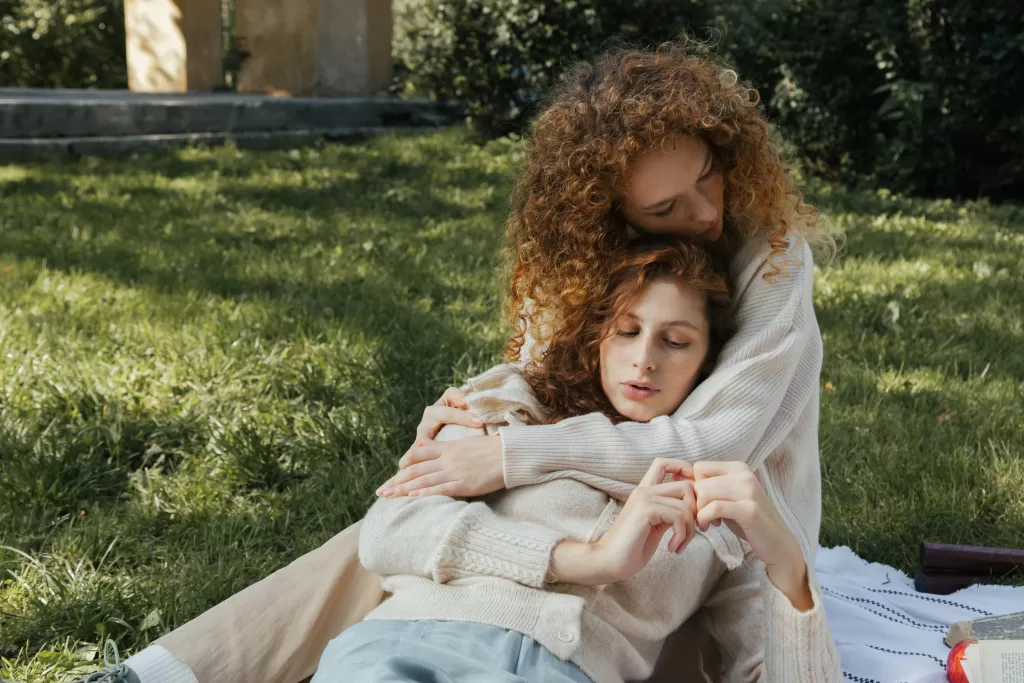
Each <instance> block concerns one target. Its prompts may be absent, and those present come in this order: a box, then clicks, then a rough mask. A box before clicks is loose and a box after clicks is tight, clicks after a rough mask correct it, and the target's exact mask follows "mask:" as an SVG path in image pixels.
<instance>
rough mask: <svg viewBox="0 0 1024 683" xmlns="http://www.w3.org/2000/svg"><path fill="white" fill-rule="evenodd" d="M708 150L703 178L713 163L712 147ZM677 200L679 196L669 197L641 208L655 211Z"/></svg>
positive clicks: (702, 168) (708, 146)
mask: <svg viewBox="0 0 1024 683" xmlns="http://www.w3.org/2000/svg"><path fill="white" fill-rule="evenodd" d="M707 148H708V155H707V157H706V158H705V159H704V165H703V166H701V167H700V169H701V177H703V176H704V174H703V171H704V169H705V168H707V167H708V163H709V162H710V161H711V145H707ZM677 199H679V195H676V196H674V197H667V198H665V199H662V200H661V201H660V202H655V203H654V204H648V205H647V206H643V207H641V208H640V210H641V211H653V210H654V209H657V208H658V207H660V206H665V205H666V204H668V203H670V202H674V201H675V200H677Z"/></svg>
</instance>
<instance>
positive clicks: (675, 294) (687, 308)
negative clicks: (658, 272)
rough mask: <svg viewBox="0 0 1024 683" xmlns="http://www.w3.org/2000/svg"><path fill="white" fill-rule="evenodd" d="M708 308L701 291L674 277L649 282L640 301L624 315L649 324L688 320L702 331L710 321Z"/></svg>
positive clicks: (641, 294)
mask: <svg viewBox="0 0 1024 683" xmlns="http://www.w3.org/2000/svg"><path fill="white" fill-rule="evenodd" d="M706 309H707V306H706V300H705V297H704V294H703V293H702V292H701V291H700V290H699V289H697V288H696V287H694V286H693V285H691V284H689V283H688V282H682V281H680V280H678V279H676V278H673V277H660V278H657V279H655V280H652V281H651V282H650V283H648V285H647V286H646V287H645V288H644V290H643V292H641V293H640V298H639V299H637V302H636V303H635V304H634V305H633V306H632V307H631V308H630V309H629V310H628V311H624V312H625V313H632V314H633V315H635V316H636V317H637V318H639V319H640V320H641V322H644V323H646V324H649V325H657V324H659V323H662V322H667V321H670V320H685V321H687V322H690V323H693V324H694V325H695V326H697V327H698V328H700V327H702V326H703V325H704V323H705V322H706V321H707V313H706Z"/></svg>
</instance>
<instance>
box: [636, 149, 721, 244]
mask: <svg viewBox="0 0 1024 683" xmlns="http://www.w3.org/2000/svg"><path fill="white" fill-rule="evenodd" d="M724 187H725V178H724V177H723V175H722V172H721V171H719V170H715V169H714V168H713V166H712V158H711V147H710V146H708V144H707V143H706V142H704V141H703V140H701V139H700V138H698V137H693V136H690V135H687V136H678V137H673V138H670V139H669V140H667V141H666V143H665V145H664V148H663V149H655V150H651V151H649V152H647V153H645V154H644V155H642V156H641V157H640V158H639V159H638V160H637V163H636V166H635V167H634V169H633V173H632V175H631V176H630V180H629V185H628V187H627V188H626V190H625V193H624V197H623V202H622V213H623V216H624V217H625V219H626V221H627V222H629V224H630V225H632V226H633V227H634V228H636V229H638V230H640V231H642V232H646V233H649V234H656V235H665V234H668V235H675V236H677V237H685V238H689V239H693V240H696V241H699V242H716V241H717V240H718V238H719V237H721V236H722V215H723V212H722V209H723V199H722V197H723V191H724Z"/></svg>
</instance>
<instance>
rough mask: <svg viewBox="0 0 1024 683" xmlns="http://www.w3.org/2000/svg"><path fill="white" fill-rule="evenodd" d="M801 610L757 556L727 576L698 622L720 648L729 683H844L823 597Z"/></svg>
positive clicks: (816, 595) (816, 592)
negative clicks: (776, 584)
mask: <svg viewBox="0 0 1024 683" xmlns="http://www.w3.org/2000/svg"><path fill="white" fill-rule="evenodd" d="M811 595H812V596H813V599H814V606H813V607H812V608H811V609H809V610H807V611H806V612H801V611H799V610H797V609H796V608H795V607H794V606H793V603H791V602H790V601H789V598H787V597H786V595H785V594H784V593H783V592H782V591H780V590H779V589H778V588H776V587H775V585H774V584H773V583H772V582H771V581H770V580H769V579H768V576H767V574H766V572H765V568H764V564H763V563H762V562H761V561H760V560H758V559H757V558H756V557H754V556H753V555H748V557H747V559H746V561H744V563H743V564H742V565H740V566H739V567H737V568H736V569H734V570H732V571H729V572H726V574H725V575H724V576H723V577H722V578H721V579H720V581H719V583H718V586H717V588H716V589H715V592H714V593H713V594H712V595H711V596H710V597H709V598H708V600H707V601H706V602H705V603H704V605H703V607H702V609H701V611H700V612H699V613H698V616H697V621H698V623H699V624H700V626H701V627H703V628H704V629H706V630H707V632H708V633H709V634H710V635H711V637H712V638H713V639H714V640H715V642H716V643H717V644H718V646H719V650H720V652H721V655H722V668H723V671H722V674H723V675H722V677H721V680H722V681H723V683H839V681H841V680H842V670H841V669H840V666H839V655H838V654H837V652H836V648H835V644H834V643H833V641H832V634H831V633H830V632H829V628H828V623H827V622H826V620H825V608H824V606H823V605H822V601H821V595H820V591H819V590H818V588H817V584H816V582H814V581H813V580H812V583H811Z"/></svg>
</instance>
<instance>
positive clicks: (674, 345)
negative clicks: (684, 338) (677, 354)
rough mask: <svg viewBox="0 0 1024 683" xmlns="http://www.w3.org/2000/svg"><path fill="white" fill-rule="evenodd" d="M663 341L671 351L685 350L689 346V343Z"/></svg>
mask: <svg viewBox="0 0 1024 683" xmlns="http://www.w3.org/2000/svg"><path fill="white" fill-rule="evenodd" d="M665 341H667V342H668V345H669V346H671V347H672V348H673V349H685V348H688V347H689V346H690V342H677V341H672V340H671V339H666V340H665Z"/></svg>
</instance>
